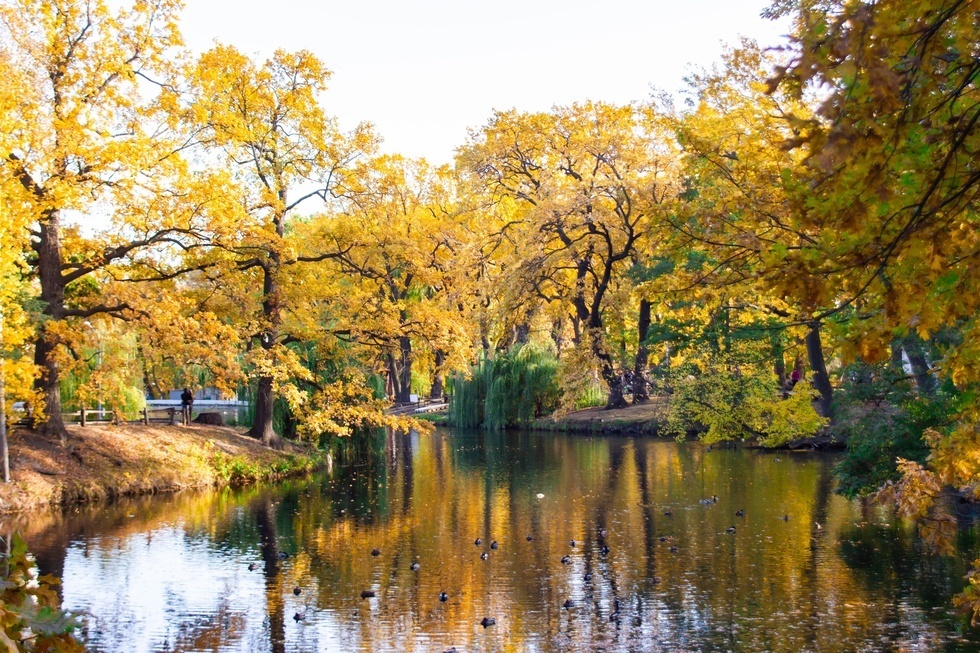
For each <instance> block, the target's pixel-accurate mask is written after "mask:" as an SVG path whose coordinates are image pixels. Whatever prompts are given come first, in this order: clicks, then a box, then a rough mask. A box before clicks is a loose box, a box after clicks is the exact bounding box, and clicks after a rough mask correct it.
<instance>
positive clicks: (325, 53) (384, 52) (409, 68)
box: [183, 0, 786, 163]
mask: <svg viewBox="0 0 980 653" xmlns="http://www.w3.org/2000/svg"><path fill="white" fill-rule="evenodd" d="M767 4H768V2H767V0H670V1H667V0H646V1H642V0H598V1H596V0H593V1H591V2H585V1H582V0H563V1H557V0H497V1H496V2H473V1H472V0H455V1H452V0H414V1H398V0H346V1H345V2H337V1H336V0H320V1H317V0H275V1H270V0H187V7H186V9H185V11H184V20H183V30H184V35H185V38H186V41H187V44H188V45H189V46H190V47H191V48H193V49H194V50H197V51H202V50H205V49H207V48H208V47H210V46H211V45H212V44H213V43H214V42H215V41H220V42H222V43H228V44H231V45H234V46H236V47H237V48H239V49H240V50H243V51H245V52H247V53H250V54H254V55H258V56H260V57H263V58H264V57H266V56H268V55H269V54H270V53H272V52H273V51H274V50H275V49H277V48H286V49H290V50H297V49H309V50H312V51H313V52H314V53H315V54H316V55H317V56H319V57H320V58H321V59H322V60H323V61H324V62H325V63H326V64H327V66H328V67H329V68H330V69H331V70H332V71H333V73H334V75H333V79H332V82H331V84H330V90H329V91H328V93H327V94H326V95H325V96H324V104H325V106H326V109H327V111H328V112H329V113H331V114H333V115H335V116H337V117H338V118H339V119H340V122H341V125H342V126H344V127H351V126H353V125H354V124H356V123H357V122H359V121H364V120H366V121H370V122H372V123H374V125H375V127H376V129H377V131H378V132H379V133H380V135H381V136H382V137H383V138H384V139H385V144H384V149H385V150H386V151H389V152H400V153H402V154H405V155H407V156H413V157H417V156H424V157H426V158H427V159H429V160H430V161H431V162H433V163H444V162H449V161H450V160H451V159H452V156H453V150H454V148H456V147H457V146H459V145H461V144H462V143H463V142H464V141H465V139H466V134H467V129H468V128H471V127H479V126H481V125H483V124H485V123H486V122H487V120H488V119H489V117H490V115H491V112H492V111H493V110H494V109H502V110H503V109H510V108H518V109H523V110H547V109H548V108H549V107H551V106H553V105H555V104H567V103H570V102H575V101H580V100H585V99H592V100H605V101H610V102H629V101H631V100H643V99H645V98H647V97H649V95H650V88H651V86H655V87H657V88H661V89H664V90H668V91H677V90H678V89H680V88H681V87H682V86H683V78H684V76H685V75H686V74H687V72H688V71H689V70H690V66H691V65H696V66H707V65H710V64H711V63H713V62H716V61H717V60H718V57H719V55H720V53H721V49H722V43H723V42H727V43H736V42H737V39H738V37H739V35H745V36H751V37H753V38H755V39H757V40H758V41H759V42H760V43H762V44H764V45H771V44H775V43H777V42H779V40H780V37H781V35H782V34H783V33H784V32H785V31H786V26H785V24H782V23H772V22H770V21H767V20H764V19H762V18H760V17H759V13H760V12H761V10H762V9H763V8H764V7H765V6H766V5H767Z"/></svg>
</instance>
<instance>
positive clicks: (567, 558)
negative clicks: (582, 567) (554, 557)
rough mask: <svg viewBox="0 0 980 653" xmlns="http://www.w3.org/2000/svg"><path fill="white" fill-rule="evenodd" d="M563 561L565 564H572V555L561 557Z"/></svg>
mask: <svg viewBox="0 0 980 653" xmlns="http://www.w3.org/2000/svg"><path fill="white" fill-rule="evenodd" d="M561 563H562V564H563V565H570V564H572V558H571V557H570V556H562V557H561Z"/></svg>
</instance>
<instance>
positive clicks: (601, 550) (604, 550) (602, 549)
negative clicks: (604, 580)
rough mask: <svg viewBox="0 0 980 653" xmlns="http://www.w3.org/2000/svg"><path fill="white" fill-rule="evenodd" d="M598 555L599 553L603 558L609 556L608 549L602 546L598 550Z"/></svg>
mask: <svg viewBox="0 0 980 653" xmlns="http://www.w3.org/2000/svg"><path fill="white" fill-rule="evenodd" d="M599 553H601V554H602V555H604V556H607V555H609V547H608V546H606V545H605V544H603V545H602V548H600V549H599Z"/></svg>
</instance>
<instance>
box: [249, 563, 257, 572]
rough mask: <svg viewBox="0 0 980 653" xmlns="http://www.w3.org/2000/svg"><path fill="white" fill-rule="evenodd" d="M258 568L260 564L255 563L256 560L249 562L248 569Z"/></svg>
mask: <svg viewBox="0 0 980 653" xmlns="http://www.w3.org/2000/svg"><path fill="white" fill-rule="evenodd" d="M258 568H259V566H258V565H257V564H255V563H254V562H250V563H248V570H249V571H255V570H256V569H258Z"/></svg>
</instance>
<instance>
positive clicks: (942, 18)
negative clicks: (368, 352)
mask: <svg viewBox="0 0 980 653" xmlns="http://www.w3.org/2000/svg"><path fill="white" fill-rule="evenodd" d="M772 12H773V13H775V14H781V13H788V14H791V15H792V17H793V19H794V21H795V25H796V29H795V34H794V38H793V41H792V44H791V47H790V49H789V54H790V55H791V58H790V60H789V61H788V62H787V64H786V65H784V66H782V67H780V68H777V69H776V70H775V71H774V74H773V75H772V79H771V81H770V89H771V90H772V91H773V92H786V93H792V94H794V95H795V96H796V97H798V98H806V97H816V98H818V100H819V102H820V104H819V107H818V108H817V111H816V112H815V114H814V115H812V116H800V115H788V116H786V122H787V124H788V125H790V126H791V127H792V128H793V129H794V130H795V134H794V137H793V138H791V139H788V140H787V142H786V147H787V148H791V149H793V150H795V151H798V152H800V153H801V155H802V156H804V157H805V160H806V163H807V166H808V169H809V170H810V172H811V175H812V181H811V182H810V184H809V185H808V187H807V188H805V189H800V190H801V192H800V196H801V197H802V196H803V195H804V194H805V196H806V197H805V202H806V206H807V214H806V215H807V219H808V221H809V222H810V224H811V225H812V226H811V228H812V230H813V231H814V233H816V234H818V235H819V238H820V243H821V246H822V249H823V251H824V256H825V258H826V261H827V262H826V271H825V274H826V277H827V279H828V280H829V281H830V282H831V283H833V284H834V285H835V286H837V287H838V288H839V289H840V290H839V292H840V293H841V297H842V299H841V302H840V307H841V308H843V307H850V306H853V307H855V308H856V309H858V310H860V312H861V313H862V314H863V316H864V317H865V319H863V320H861V321H860V322H855V323H853V324H852V325H851V326H852V328H851V329H850V331H849V334H848V335H849V337H850V339H852V340H853V341H854V342H856V343H858V345H859V346H860V348H861V349H862V350H863V351H864V352H866V354H867V355H868V357H869V359H872V360H874V359H882V358H887V357H888V356H889V354H890V351H889V350H890V347H889V344H890V343H892V342H893V341H894V339H895V338H899V339H902V340H904V339H905V338H907V337H908V335H909V334H913V333H914V334H915V335H917V336H918V337H920V338H922V339H928V338H929V337H931V336H932V335H934V334H936V333H937V332H939V330H940V329H944V328H951V327H952V328H955V329H956V331H957V333H958V337H957V339H956V340H955V341H954V342H951V343H949V344H948V345H947V346H946V347H945V351H943V352H942V354H941V357H940V358H939V359H938V360H937V361H936V362H935V367H936V368H937V369H939V370H940V372H941V374H942V376H943V377H945V378H946V379H949V380H951V381H952V382H953V383H955V385H956V387H957V389H958V390H959V391H961V392H963V391H965V392H967V393H969V392H972V390H973V389H974V388H975V387H976V384H977V382H978V381H980V365H978V361H980V356H978V354H980V338H978V335H980V321H978V318H977V315H978V311H977V309H978V307H980V306H978V301H980V300H978V297H980V293H978V290H980V275H978V267H977V264H976V251H977V233H978V230H977V224H978V213H977V198H978V190H980V169H978V167H977V165H976V162H977V160H978V156H977V155H978V148H980V95H978V93H980V91H978V89H977V83H976V82H977V76H978V73H980V60H978V59H977V56H976V33H977V23H976V15H977V4H976V2H972V1H969V0H919V1H914V2H898V1H897V0H885V1H883V2H874V3H871V2H858V1H849V2H844V1H838V0H832V1H827V2H819V3H811V2H790V1H787V2H778V3H776V4H775V5H774V6H773V8H772ZM813 89H819V91H818V93H812V91H813ZM967 396H969V395H967ZM957 417H958V420H957V421H956V424H955V425H954V426H950V427H946V428H935V429H930V430H927V432H926V434H925V441H926V443H927V444H928V446H929V448H930V449H931V450H932V454H931V456H930V460H929V464H928V467H925V466H923V465H920V464H919V463H915V462H911V461H905V462H902V461H899V462H900V469H901V471H902V474H903V478H902V481H901V482H900V483H899V485H897V486H894V487H893V488H892V489H891V490H892V491H889V492H887V493H886V494H887V495H888V496H889V498H892V499H894V500H896V501H897V502H898V504H899V506H900V507H901V509H902V511H903V512H904V513H905V514H908V515H913V516H918V517H926V516H928V517H929V519H926V520H923V521H922V524H923V525H924V526H925V527H926V532H927V535H930V539H931V540H932V541H933V542H934V543H939V544H940V546H942V545H943V542H944V541H945V542H946V543H948V540H946V539H945V538H947V537H948V536H949V534H950V532H951V531H950V529H949V528H947V527H948V526H950V525H951V524H952V523H953V518H952V516H951V515H948V514H946V515H943V514H942V511H941V510H939V509H938V506H937V505H936V503H935V497H936V496H937V495H938V494H939V491H940V490H941V489H942V487H943V486H946V485H949V486H954V487H958V488H960V489H961V491H963V492H964V493H965V494H966V495H967V496H970V497H971V498H974V499H976V498H980V497H978V495H977V485H976V482H975V479H976V473H977V466H976V464H975V460H976V451H977V446H978V445H977V432H978V431H977V423H978V421H980V414H978V413H977V411H976V408H975V402H972V401H970V402H966V405H964V406H963V407H962V408H961V410H960V412H959V414H958V415H957ZM937 525H938V528H937ZM944 525H945V526H944ZM974 582H975V578H974V579H971V583H974ZM978 596H980V594H978V593H977V592H976V591H975V585H971V590H969V592H968V593H967V595H966V596H965V597H964V599H963V600H964V603H966V604H967V605H969V606H970V607H972V608H973V610H974V612H975V615H977V614H980V608H978V606H980V599H978Z"/></svg>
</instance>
